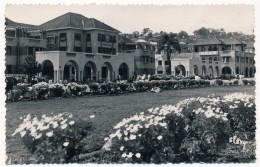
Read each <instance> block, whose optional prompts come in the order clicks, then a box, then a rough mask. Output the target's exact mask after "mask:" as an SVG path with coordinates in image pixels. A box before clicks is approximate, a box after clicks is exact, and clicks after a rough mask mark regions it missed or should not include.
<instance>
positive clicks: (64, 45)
mask: <svg viewBox="0 0 260 167" xmlns="http://www.w3.org/2000/svg"><path fill="white" fill-rule="evenodd" d="M59 39H60V48H59V50H61V51H67V34H66V33H60V38H59Z"/></svg>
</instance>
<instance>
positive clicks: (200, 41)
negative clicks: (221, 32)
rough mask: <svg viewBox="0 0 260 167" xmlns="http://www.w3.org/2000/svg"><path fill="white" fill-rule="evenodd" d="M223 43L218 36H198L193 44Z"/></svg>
mask: <svg viewBox="0 0 260 167" xmlns="http://www.w3.org/2000/svg"><path fill="white" fill-rule="evenodd" d="M219 44H222V43H221V42H220V41H219V40H218V39H216V38H197V39H196V40H195V41H194V43H193V45H219Z"/></svg>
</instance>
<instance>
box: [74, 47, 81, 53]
mask: <svg viewBox="0 0 260 167" xmlns="http://www.w3.org/2000/svg"><path fill="white" fill-rule="evenodd" d="M73 51H74V52H82V49H81V47H74V49H73Z"/></svg>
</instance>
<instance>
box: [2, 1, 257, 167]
mask: <svg viewBox="0 0 260 167" xmlns="http://www.w3.org/2000/svg"><path fill="white" fill-rule="evenodd" d="M92 3H95V4H113V5H116V4H120V5H129V4H131V5H170V4H171V5H205V4H207V5H212V4H216V5H222V4H253V5H254V6H255V36H256V38H255V40H256V42H255V49H256V52H255V53H256V56H255V60H256V66H259V63H260V57H259V56H260V55H259V54H260V50H259V48H260V29H259V27H260V23H259V22H260V1H259V0H0V22H1V24H0V32H1V33H0V55H1V56H0V71H1V72H0V78H1V79H0V99H1V100H0V109H1V110H0V166H2V165H3V166H5V95H4V87H5V81H4V69H5V56H4V55H5V38H4V32H5V30H4V28H5V27H4V24H3V23H4V22H5V21H4V12H5V5H6V4H50V5H57V4H66V5H71V4H92ZM21 17H22V16H21ZM255 76H256V104H257V111H260V107H259V105H260V103H259V102H260V101H259V99H260V97H259V95H258V93H257V92H258V91H259V83H258V81H259V78H260V72H258V67H256V75H255ZM259 115H260V114H259V113H257V123H258V124H257V135H256V138H257V141H259V128H260V127H259V123H260V121H259V119H260V118H259ZM14 119H15V118H14ZM259 144H260V142H257V150H256V151H257V161H256V163H253V164H221V166H227V165H228V166H234V167H238V166H239V167H240V166H241V167H242V166H243V167H244V166H260V161H259V158H260V157H259V153H260V152H259ZM96 165H98V164H84V165H76V164H73V165H72V166H91V167H92V166H96ZM163 165H164V164H163ZM170 165H178V166H186V165H187V164H168V165H167V166H170ZM188 165H192V166H209V164H188ZM213 165H218V166H219V164H211V165H210V166H213ZM9 166H15V165H9ZM30 166H42V165H30ZM48 166H58V165H48ZM102 166H105V165H102ZM106 166H108V165H106ZM110 166H111V165H110ZM113 166H114V165H113ZM115 166H122V165H120V164H119V165H115ZM123 166H130V165H129V164H124V165H123ZM149 166H155V165H153V164H151V165H149Z"/></svg>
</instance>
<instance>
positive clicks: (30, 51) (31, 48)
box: [28, 47, 34, 55]
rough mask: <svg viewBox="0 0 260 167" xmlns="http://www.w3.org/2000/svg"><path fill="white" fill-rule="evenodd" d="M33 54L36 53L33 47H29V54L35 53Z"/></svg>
mask: <svg viewBox="0 0 260 167" xmlns="http://www.w3.org/2000/svg"><path fill="white" fill-rule="evenodd" d="M33 54H34V49H33V47H28V55H33Z"/></svg>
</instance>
